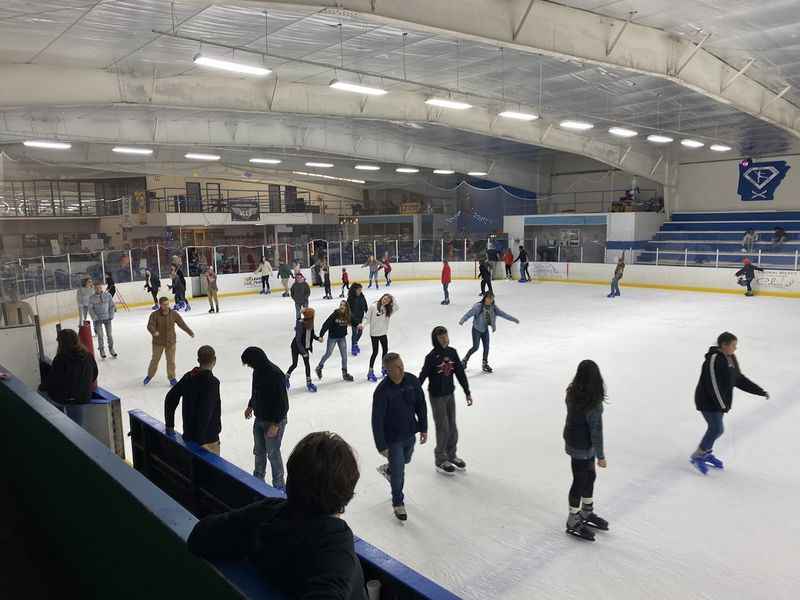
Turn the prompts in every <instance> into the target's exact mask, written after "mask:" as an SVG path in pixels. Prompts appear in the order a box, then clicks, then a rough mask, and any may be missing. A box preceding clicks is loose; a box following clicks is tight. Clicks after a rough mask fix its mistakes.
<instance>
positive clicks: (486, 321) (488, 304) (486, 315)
mask: <svg viewBox="0 0 800 600" xmlns="http://www.w3.org/2000/svg"><path fill="white" fill-rule="evenodd" d="M497 317H501V318H503V319H506V320H508V321H512V322H513V323H517V324H519V319H517V318H516V317H512V316H511V315H510V314H508V313H507V312H505V311H502V310H500V308H499V307H498V306H497V305H496V304H495V303H494V294H493V293H492V292H486V293H485V294H484V295H483V298H481V301H480V302H478V303H477V304H475V305H474V306H473V307H472V308H470V309H469V310H468V311H467V313H466V314H465V315H464V316H463V317H461V319H460V320H459V321H458V324H459V325H463V324H464V323H466V322H467V321H469V320H470V319H472V348H470V349H469V351H467V354H466V355H465V356H464V360H463V361H462V363H463V365H464V368H465V369H466V368H467V363H468V362H469V358H470V356H472V355H473V354H474V353H475V352H477V351H478V346H479V345H480V344H483V371H484V372H485V373H491V372H492V367H490V366H489V328H490V327H491V329H492V331H497V324H496V321H497Z"/></svg>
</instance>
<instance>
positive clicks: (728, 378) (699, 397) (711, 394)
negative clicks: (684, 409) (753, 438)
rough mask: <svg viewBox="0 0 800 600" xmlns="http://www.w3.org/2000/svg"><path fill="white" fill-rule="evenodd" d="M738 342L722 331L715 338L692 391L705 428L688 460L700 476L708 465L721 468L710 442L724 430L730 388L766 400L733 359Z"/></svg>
mask: <svg viewBox="0 0 800 600" xmlns="http://www.w3.org/2000/svg"><path fill="white" fill-rule="evenodd" d="M737 344H738V339H737V338H736V336H735V335H733V334H732V333H730V332H728V331H725V332H724V333H721V334H720V335H719V337H718V338H717V345H716V346H711V348H709V349H708V352H706V356H705V359H704V360H703V366H702V367H701V369H700V380H699V381H698V382H697V387H696V388H695V391H694V404H695V407H696V408H697V410H699V411H700V413H701V414H702V415H703V418H704V419H705V420H706V423H707V425H708V426H707V428H706V433H705V435H704V436H703V439H701V440H700V445H699V446H698V447H697V450H695V451H694V452H693V453H692V455H691V456H690V457H689V462H691V463H692V464H693V465H694V466H695V468H696V469H697V470H698V471H700V472H701V473H702V474H703V475H705V474H706V473H708V466H709V465H710V466H712V467H714V468H716V469H722V468H723V466H724V465H723V463H722V461H721V460H719V459H718V458H717V457H716V456H714V454H713V449H714V442H715V441H716V440H717V439H719V437H720V436H721V435H722V433H723V431H724V430H725V428H724V427H723V424H722V417H723V416H724V415H725V413H726V412H728V411H729V410H730V409H731V404H732V402H733V388H735V387H738V388H739V389H740V390H744V391H745V392H748V393H750V394H754V395H756V396H763V397H764V398H766V399H769V394H768V393H767V392H765V391H764V390H763V389H762V388H761V387H759V386H758V385H756V384H755V383H753V382H752V381H750V380H749V379H748V378H747V377H745V376H744V375H743V374H742V371H741V370H740V368H739V361H738V360H737V359H736V346H737Z"/></svg>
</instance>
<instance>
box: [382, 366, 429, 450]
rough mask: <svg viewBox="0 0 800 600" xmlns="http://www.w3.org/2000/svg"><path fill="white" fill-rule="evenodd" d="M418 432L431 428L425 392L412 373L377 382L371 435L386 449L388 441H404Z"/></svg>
mask: <svg viewBox="0 0 800 600" xmlns="http://www.w3.org/2000/svg"><path fill="white" fill-rule="evenodd" d="M417 432H422V433H427V432H428V411H427V407H426V405H425V392H423V391H422V386H421V385H420V384H419V380H418V379H417V378H416V377H414V376H413V375H412V374H411V373H406V374H405V375H404V376H403V381H401V382H400V383H399V384H397V383H394V382H393V381H392V380H391V379H390V378H389V377H387V378H385V379H384V380H383V381H381V382H380V384H378V387H377V388H376V389H375V394H374V395H373V397H372V436H373V437H374V438H375V447H376V448H377V449H378V452H383V451H384V450H386V449H387V448H388V447H389V444H393V443H395V442H400V441H405V440H407V439H408V438H410V437H412V436H413V435H414V434H416V433H417Z"/></svg>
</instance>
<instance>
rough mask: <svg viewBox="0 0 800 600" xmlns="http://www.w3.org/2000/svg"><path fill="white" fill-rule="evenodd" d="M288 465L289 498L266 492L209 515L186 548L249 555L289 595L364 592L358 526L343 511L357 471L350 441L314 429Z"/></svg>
mask: <svg viewBox="0 0 800 600" xmlns="http://www.w3.org/2000/svg"><path fill="white" fill-rule="evenodd" d="M286 467H287V471H288V478H287V481H286V500H283V499H280V498H268V499H266V500H262V501H261V502H256V503H255V504H251V505H249V506H246V507H244V508H240V509H238V510H234V511H231V512H228V513H223V514H220V515H213V516H209V517H205V518H204V519H202V520H200V522H199V523H197V525H195V527H194V529H193V530H192V532H191V534H190V535H189V539H188V542H187V544H188V547H189V551H190V552H191V553H192V554H195V555H197V556H201V557H203V558H207V559H211V560H215V559H216V560H247V562H248V563H249V564H251V565H253V566H254V567H255V569H256V570H257V571H258V573H259V575H260V576H261V577H262V578H263V580H264V581H265V582H266V583H267V584H269V585H271V586H275V587H276V588H277V589H278V590H279V591H282V592H283V593H285V594H287V595H289V596H290V597H292V598H307V599H311V598H314V599H318V600H322V599H323V598H326V599H331V600H333V599H336V600H367V593H366V590H365V589H364V572H363V570H362V569H361V563H360V562H359V559H358V556H357V555H356V553H355V547H354V539H353V532H352V531H351V530H350V528H349V527H348V526H347V523H346V522H345V521H344V519H342V518H340V515H341V514H343V513H344V511H345V507H346V506H347V504H348V503H349V502H350V500H352V498H353V494H354V493H355V486H356V484H357V483H358V479H359V472H358V463H357V462H356V457H355V454H354V452H353V450H352V448H350V446H349V445H348V444H347V442H345V441H344V440H343V439H342V438H340V437H339V436H338V435H336V434H334V433H330V432H327V431H320V432H316V433H310V434H309V435H307V436H306V437H305V438H303V439H302V440H300V442H299V443H298V444H297V446H295V448H294V450H293V451H292V454H291V456H290V457H289V462H288V463H287V465H286Z"/></svg>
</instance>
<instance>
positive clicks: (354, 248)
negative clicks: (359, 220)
mask: <svg viewBox="0 0 800 600" xmlns="http://www.w3.org/2000/svg"><path fill="white" fill-rule="evenodd" d="M351 247H352V249H353V262H351V263H350V264H351V265H354V266H355V264H356V241H355V240H353V242H352V246H351Z"/></svg>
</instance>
